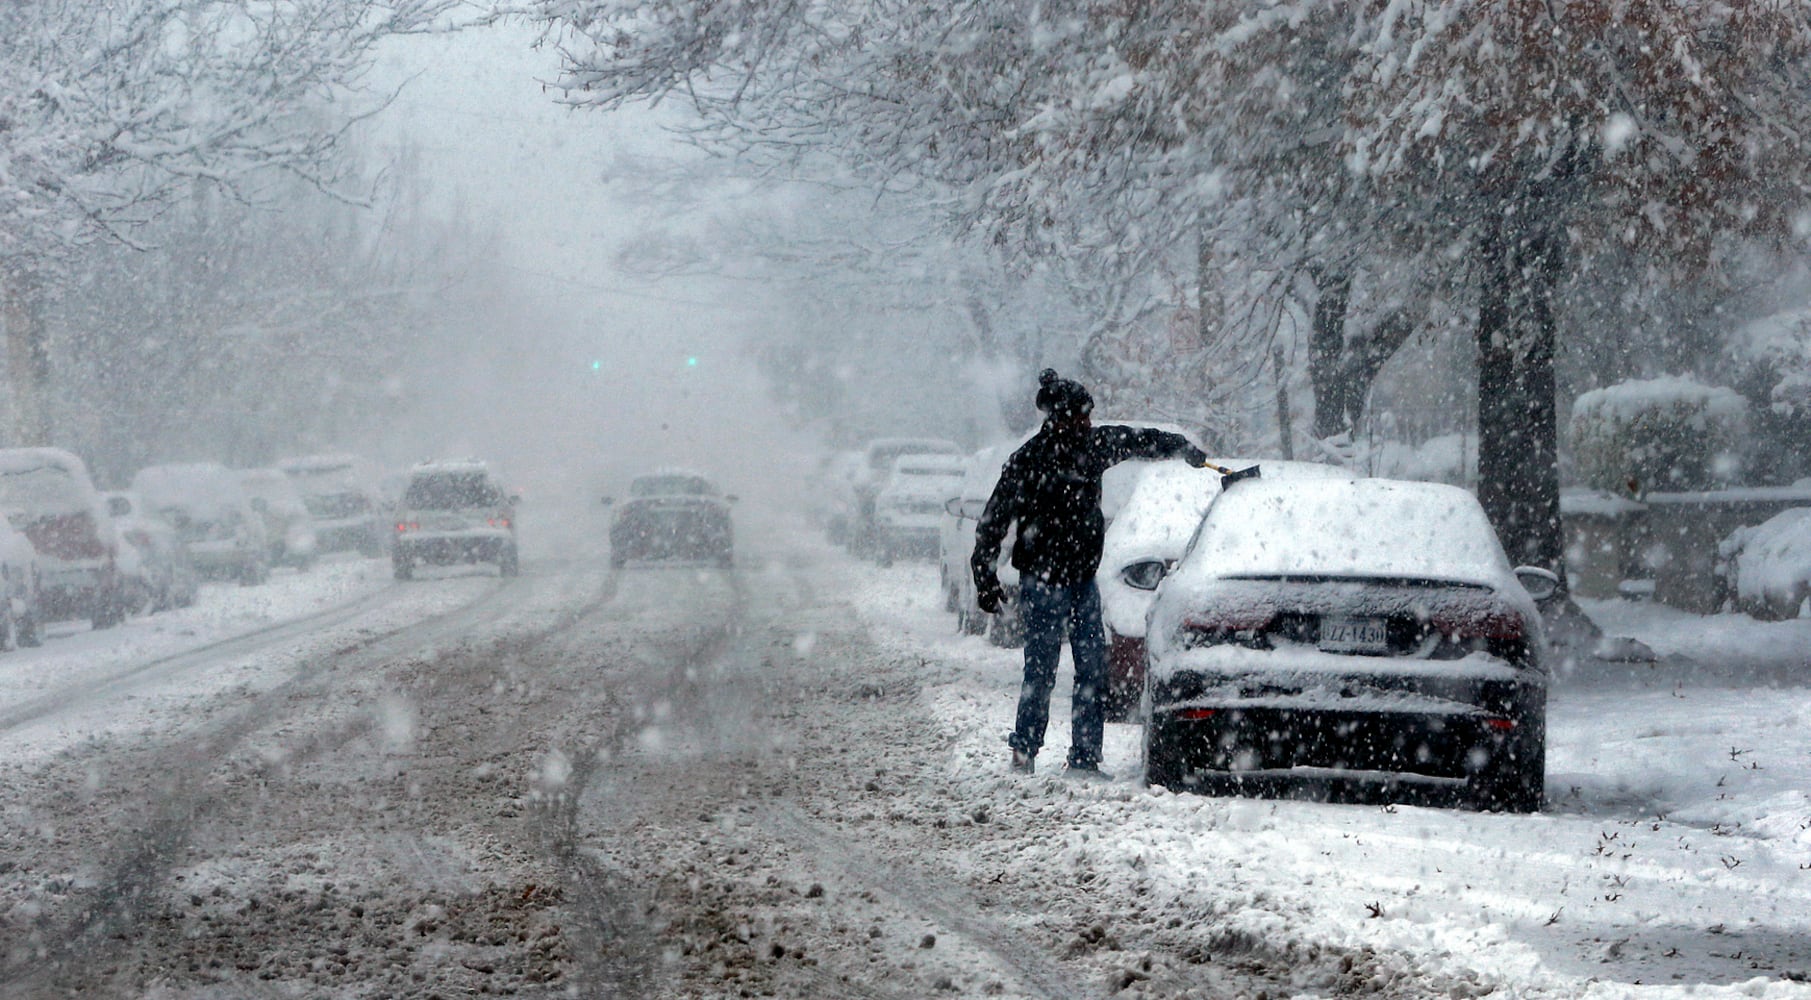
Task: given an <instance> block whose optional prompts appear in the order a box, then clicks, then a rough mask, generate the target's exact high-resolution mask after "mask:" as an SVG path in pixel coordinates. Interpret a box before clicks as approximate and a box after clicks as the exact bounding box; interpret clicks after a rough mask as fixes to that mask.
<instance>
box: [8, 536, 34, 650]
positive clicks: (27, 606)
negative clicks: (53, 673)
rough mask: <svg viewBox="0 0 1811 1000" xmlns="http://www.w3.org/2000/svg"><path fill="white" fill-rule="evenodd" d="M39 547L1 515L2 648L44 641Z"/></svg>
mask: <svg viewBox="0 0 1811 1000" xmlns="http://www.w3.org/2000/svg"><path fill="white" fill-rule="evenodd" d="M38 577H39V572H38V550H37V549H35V548H33V547H32V544H31V539H29V538H26V537H25V534H24V533H23V532H21V531H19V530H18V529H17V528H14V527H13V526H12V524H11V523H10V522H9V521H7V519H6V518H4V517H0V649H14V648H17V647H19V646H37V645H40V644H42V643H43V641H44V640H43V637H42V636H40V635H39V634H38V622H39V620H40V618H41V617H42V615H43V612H42V611H41V610H40V609H39V607H38Z"/></svg>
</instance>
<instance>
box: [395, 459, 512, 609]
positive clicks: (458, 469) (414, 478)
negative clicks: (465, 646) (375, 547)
mask: <svg viewBox="0 0 1811 1000" xmlns="http://www.w3.org/2000/svg"><path fill="white" fill-rule="evenodd" d="M478 562H489V563H496V564H497V572H498V573H500V574H501V575H503V576H515V575H516V574H517V573H518V572H519V571H520V570H519V563H518V559H517V554H516V498H515V497H513V496H510V495H509V494H508V493H506V492H505V491H504V489H503V488H502V487H501V486H499V485H498V484H497V480H496V477H495V476H494V475H493V474H492V473H491V470H490V467H489V466H488V465H486V464H484V463H483V462H478V461H465V462H427V463H424V464H422V465H417V466H416V467H415V468H414V469H413V470H411V471H410V473H409V485H408V488H407V489H405V490H404V491H403V496H402V513H401V514H400V515H398V517H397V521H396V540H395V543H394V544H393V545H392V546H391V549H390V563H391V566H392V567H393V568H394V569H395V572H396V578H397V579H398V580H407V579H410V578H412V577H413V576H414V575H415V567H416V566H417V565H418V564H422V563H427V564H432V565H438V566H446V565H451V564H454V563H478Z"/></svg>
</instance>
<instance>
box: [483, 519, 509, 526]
mask: <svg viewBox="0 0 1811 1000" xmlns="http://www.w3.org/2000/svg"><path fill="white" fill-rule="evenodd" d="M484 523H485V524H488V525H490V526H491V527H493V528H507V527H509V518H507V517H492V518H487V519H486V520H485V522H484Z"/></svg>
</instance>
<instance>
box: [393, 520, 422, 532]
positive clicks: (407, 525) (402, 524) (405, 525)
mask: <svg viewBox="0 0 1811 1000" xmlns="http://www.w3.org/2000/svg"><path fill="white" fill-rule="evenodd" d="M420 530H421V522H419V521H398V522H396V533H397V534H399V535H400V534H403V533H405V532H410V531H420Z"/></svg>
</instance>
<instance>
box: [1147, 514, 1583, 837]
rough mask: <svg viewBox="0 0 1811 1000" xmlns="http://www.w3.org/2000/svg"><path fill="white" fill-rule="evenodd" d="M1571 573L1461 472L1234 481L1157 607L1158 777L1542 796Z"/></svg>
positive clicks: (1224, 784)
mask: <svg viewBox="0 0 1811 1000" xmlns="http://www.w3.org/2000/svg"><path fill="white" fill-rule="evenodd" d="M1557 586H1558V582H1557V580H1556V578H1555V577H1554V576H1553V574H1551V573H1548V572H1546V571H1544V570H1540V569H1535V568H1531V567H1522V568H1520V569H1516V570H1511V568H1510V565H1509V560H1508V558H1507V557H1505V556H1504V554H1503V548H1502V546H1501V545H1500V544H1499V543H1498V541H1497V536H1496V533H1495V532H1494V531H1493V530H1492V528H1491V525H1490V522H1489V520H1488V519H1487V518H1486V517H1485V515H1484V511H1483V508H1482V507H1480V506H1479V504H1478V501H1477V500H1476V498H1474V497H1473V496H1472V495H1471V494H1470V493H1467V492H1466V491H1464V490H1462V489H1459V488H1457V487H1453V486H1446V485H1442V484H1439V483H1425V482H1405V481H1399V480H1387V479H1299V478H1298V479H1287V478H1265V479H1252V480H1247V481H1244V482H1241V483H1238V484H1236V485H1235V486H1233V487H1232V488H1231V489H1228V490H1226V491H1224V492H1222V493H1221V494H1220V495H1219V496H1218V497H1216V498H1215V499H1214V501H1213V504H1212V505H1211V506H1210V507H1209V508H1208V511H1207V515H1206V516H1205V517H1204V518H1202V520H1201V524H1200V527H1199V528H1198V529H1197V531H1196V532H1195V536H1194V538H1193V539H1192V540H1191V541H1190V543H1189V547H1188V550H1187V552H1186V553H1185V554H1184V555H1183V557H1182V560H1181V562H1179V563H1178V564H1177V566H1176V568H1175V570H1174V571H1173V572H1172V573H1171V574H1170V575H1169V577H1168V579H1166V580H1165V581H1164V584H1163V587H1162V589H1161V590H1159V591H1158V594H1157V599H1156V602H1155V603H1154V604H1153V605H1152V608H1151V613H1150V620H1149V628H1148V644H1149V657H1148V660H1147V667H1148V669H1147V672H1146V678H1145V692H1144V698H1145V716H1146V725H1145V734H1144V766H1145V781H1146V782H1147V783H1149V784H1152V785H1162V786H1165V787H1168V788H1171V789H1175V790H1198V791H1205V792H1215V793H1217V792H1233V793H1238V794H1257V795H1295V794H1319V795H1330V796H1334V797H1340V798H1344V797H1347V796H1348V795H1353V796H1359V797H1370V796H1374V795H1376V794H1379V793H1382V794H1386V795H1391V796H1394V795H1397V794H1401V793H1404V792H1411V793H1413V794H1417V795H1423V796H1425V797H1427V798H1429V799H1439V800H1445V799H1455V800H1458V801H1462V802H1465V803H1469V804H1471V805H1473V806H1476V807H1479V808H1491V809H1505V810H1512V811H1533V810H1536V809H1539V808H1540V805H1541V798H1542V787H1543V782H1544V777H1545V762H1546V706H1547V685H1548V670H1547V666H1546V664H1545V662H1544V657H1545V652H1546V650H1545V639H1544V634H1543V632H1542V626H1541V617H1540V615H1539V613H1538V612H1537V610H1536V607H1535V600H1536V599H1544V598H1545V597H1547V596H1548V595H1549V594H1551V593H1552V592H1553V590H1554V589H1555V588H1557Z"/></svg>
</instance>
